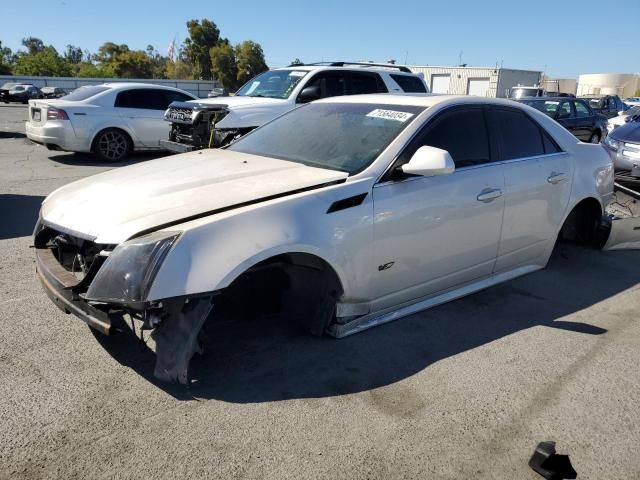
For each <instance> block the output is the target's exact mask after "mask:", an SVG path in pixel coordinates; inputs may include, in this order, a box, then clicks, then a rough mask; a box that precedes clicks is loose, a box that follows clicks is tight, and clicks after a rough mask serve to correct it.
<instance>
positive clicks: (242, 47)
mask: <svg viewBox="0 0 640 480" xmlns="http://www.w3.org/2000/svg"><path fill="white" fill-rule="evenodd" d="M236 59H237V66H238V74H237V77H236V78H237V79H238V83H239V84H240V85H242V84H244V83H246V82H248V81H249V80H250V79H251V78H253V77H255V76H256V75H258V74H260V73H262V72H264V71H266V70H269V67H268V66H267V64H266V62H265V60H264V53H263V52H262V47H261V46H260V44H259V43H255V42H252V41H251V40H245V41H244V42H242V43H241V44H239V45H237V46H236Z"/></svg>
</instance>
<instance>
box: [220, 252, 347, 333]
mask: <svg viewBox="0 0 640 480" xmlns="http://www.w3.org/2000/svg"><path fill="white" fill-rule="evenodd" d="M342 293H343V287H342V283H341V282H340V278H339V277H338V274H337V273H336V271H335V270H334V269H333V267H331V265H329V263H328V262H326V261H325V260H323V259H322V258H320V257H318V256H316V255H313V254H309V253H302V252H292V253H285V254H281V255H276V256H274V257H271V258H268V259H266V260H263V261H261V262H259V263H257V264H255V265H253V266H252V267H250V268H248V269H247V270H245V271H244V272H243V273H242V274H240V275H239V276H238V277H237V278H236V279H235V280H234V281H233V282H231V284H230V285H229V286H228V287H226V288H225V289H223V290H222V291H221V292H220V295H219V296H218V297H217V298H216V299H215V300H214V303H216V304H217V305H216V311H217V313H218V314H219V315H220V316H221V317H224V318H225V319H233V320H236V319H237V320H241V319H255V318H258V317H262V316H270V315H276V314H282V315H283V316H286V317H287V320H292V321H294V322H295V323H296V324H298V325H301V326H302V327H303V328H304V329H306V330H307V331H310V332H311V333H312V334H314V335H322V333H323V332H324V331H325V329H326V328H327V327H328V326H329V324H330V323H331V322H332V321H333V319H334V318H335V310H336V302H337V301H338V299H339V298H340V297H341V296H342Z"/></svg>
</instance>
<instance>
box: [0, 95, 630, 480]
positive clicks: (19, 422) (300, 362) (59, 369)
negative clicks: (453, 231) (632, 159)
mask: <svg viewBox="0 0 640 480" xmlns="http://www.w3.org/2000/svg"><path fill="white" fill-rule="evenodd" d="M25 119H26V108H25V107H24V106H20V105H9V106H0V253H1V255H0V338H1V339H2V340H1V341H0V418H1V419H2V420H1V421H0V478H111V477H118V478H225V479H231V478H270V479H298V478H326V479H339V478H343V479H389V478H406V479H418V478H420V479H426V478H443V479H467V478H469V479H471V478H474V479H485V478H486V479H494V478H495V479H503V478H504V479H536V478H540V477H539V476H538V475H537V474H535V473H534V472H533V471H532V470H530V469H529V467H528V466H527V462H528V460H529V457H530V456H531V454H532V453H533V450H534V448H535V446H536V445H537V444H538V443H539V442H541V441H545V440H553V441H555V442H557V448H558V451H559V453H563V454H568V455H569V456H570V458H571V461H572V463H573V466H574V468H575V469H576V471H577V472H578V478H580V479H598V480H602V479H609V478H611V479H633V478H640V455H638V450H639V448H640V447H639V446H640V427H638V425H640V408H638V405H639V404H638V402H639V399H640V369H639V368H638V366H639V365H640V348H639V347H638V346H639V345H640V322H639V319H638V312H640V289H639V285H638V283H639V281H640V253H638V252H630V251H626V252H601V251H595V250H588V249H580V248H576V247H570V246H561V248H559V249H558V251H557V252H556V253H555V254H554V256H553V258H552V261H551V263H550V265H549V266H548V268H547V269H545V270H543V271H540V272H537V273H534V274H532V275H529V276H526V277H522V278H520V279H517V280H515V281H512V282H509V283H506V284H503V285H500V286H497V287H494V288H491V289H489V290H486V291H484V292H481V293H478V294H475V295H472V296H470V297H467V298H464V299H461V300H458V301H455V302H451V303H448V304H446V305H443V306H440V307H437V308H434V309H431V310H428V311H425V312H422V313H420V314H417V315H414V316H412V317H408V318H405V319H402V320H400V321H397V322H394V323H391V324H387V325H385V326H382V327H378V328H375V329H373V330H369V331H367V332H364V333H360V334H358V335H355V336H352V337H348V338H345V339H342V340H335V339H331V338H313V337H309V336H307V335H305V334H304V333H302V332H299V331H298V330H297V329H296V328H295V327H294V326H291V325H288V324H287V323H286V321H284V320H282V319H280V320H277V319H262V320H261V321H253V322H244V323H238V324H223V325H220V326H219V327H218V328H217V330H214V331H212V332H211V339H210V342H209V344H208V346H207V351H206V352H205V354H204V355H203V356H200V357H196V359H195V361H194V362H193V375H194V378H195V379H196V380H197V381H196V382H195V383H194V384H192V385H191V386H190V387H189V388H185V387H178V386H171V385H166V384H162V383H158V382H157V381H155V380H154V378H153V376H152V371H153V362H154V357H153V354H152V353H151V352H149V351H148V350H146V349H145V348H144V346H143V345H142V344H141V343H140V342H139V341H138V340H137V339H136V338H135V337H133V335H132V334H131V333H130V332H126V331H125V332H121V333H117V334H115V335H112V336H110V337H104V336H102V335H100V334H97V333H96V334H94V333H92V331H91V330H90V329H89V328H88V327H87V326H86V325H85V324H83V323H82V322H81V321H79V320H78V319H76V318H75V317H73V316H69V315H65V314H63V313H62V312H60V311H59V310H58V309H57V308H56V307H55V306H54V305H53V304H52V303H51V301H49V299H48V298H47V297H46V295H45V294H44V292H43V291H42V289H41V288H40V285H39V283H38V280H37V279H36V276H35V271H34V270H35V267H34V256H33V251H32V250H31V249H30V248H29V245H30V243H31V241H30V237H29V235H30V233H31V230H32V228H33V225H34V223H35V220H36V218H37V214H38V209H39V206H40V203H41V202H42V200H43V199H44V197H45V196H46V195H47V194H49V193H50V192H52V191H53V190H54V189H55V188H57V187H59V186H61V185H64V184H66V183H68V182H71V181H74V180H76V179H79V178H83V177H86V176H88V175H93V174H96V173H99V172H102V171H105V170H107V169H110V168H121V167H122V164H116V165H104V164H100V163H99V162H97V161H96V160H95V159H93V158H92V157H90V156H88V155H82V154H70V153H61V152H50V151H47V150H46V149H45V148H43V147H41V146H38V145H35V144H30V143H29V142H28V140H27V139H26V138H25V136H24V120H25ZM153 158H154V157H153V156H150V155H142V156H140V155H138V156H135V157H133V158H132V159H131V160H130V161H129V162H127V163H134V162H143V161H151V160H152V159H153ZM212 168H215V166H212ZM140 181H144V180H143V179H141V180H140Z"/></svg>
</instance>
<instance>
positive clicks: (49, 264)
mask: <svg viewBox="0 0 640 480" xmlns="http://www.w3.org/2000/svg"><path fill="white" fill-rule="evenodd" d="M36 272H37V274H38V277H39V279H40V282H41V283H42V286H43V287H44V291H45V292H46V294H47V296H48V297H49V298H50V299H51V300H52V301H53V303H55V305H56V306H57V307H58V308H59V309H60V310H62V311H63V312H64V313H66V314H71V313H72V314H74V315H75V316H76V317H78V318H79V319H80V320H82V321H83V322H85V323H86V324H87V325H89V326H90V327H92V328H94V329H96V330H98V331H99V332H101V333H104V334H105V335H108V334H109V333H110V331H111V318H110V317H109V314H108V313H106V312H105V311H103V310H100V309H98V308H96V307H94V306H92V305H90V304H89V303H88V302H87V301H86V300H84V299H83V298H81V297H80V296H79V295H78V294H77V293H75V292H74V291H73V287H74V286H76V284H77V281H76V279H75V277H74V276H73V275H72V274H70V273H69V272H67V271H66V270H65V269H64V268H63V267H62V266H61V265H60V264H59V263H58V261H57V259H56V258H55V256H54V255H53V252H52V251H51V250H50V249H46V248H36Z"/></svg>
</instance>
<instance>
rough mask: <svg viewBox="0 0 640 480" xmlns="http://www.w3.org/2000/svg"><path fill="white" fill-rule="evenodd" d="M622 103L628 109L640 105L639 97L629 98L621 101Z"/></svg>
mask: <svg viewBox="0 0 640 480" xmlns="http://www.w3.org/2000/svg"><path fill="white" fill-rule="evenodd" d="M623 102H624V103H626V104H627V105H629V106H630V107H633V106H637V105H640V97H629V98H625V99H624V100H623Z"/></svg>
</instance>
